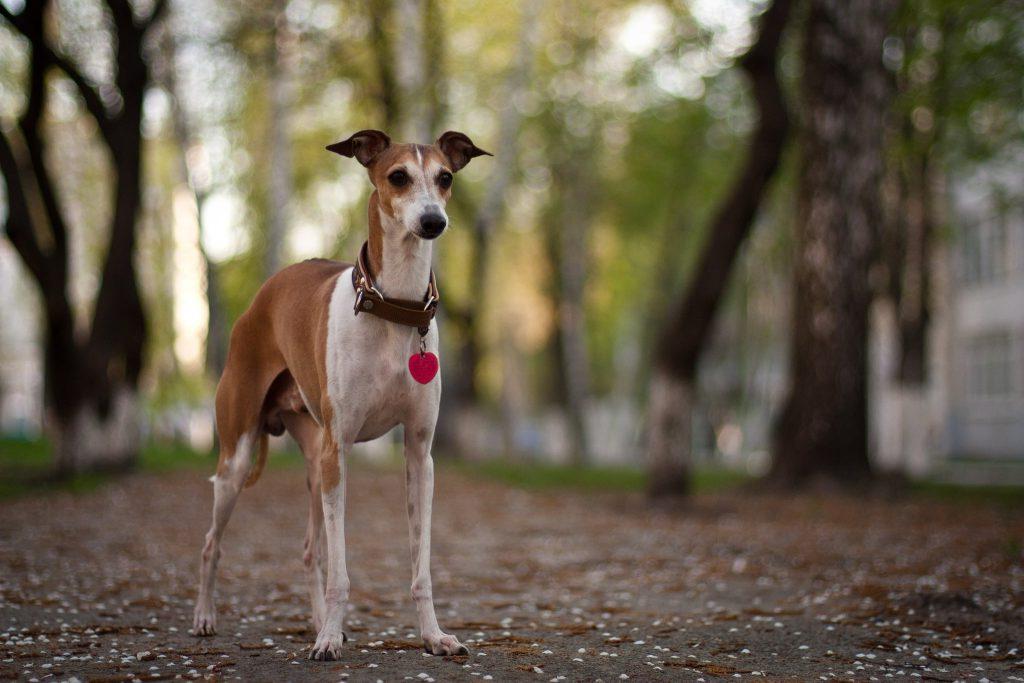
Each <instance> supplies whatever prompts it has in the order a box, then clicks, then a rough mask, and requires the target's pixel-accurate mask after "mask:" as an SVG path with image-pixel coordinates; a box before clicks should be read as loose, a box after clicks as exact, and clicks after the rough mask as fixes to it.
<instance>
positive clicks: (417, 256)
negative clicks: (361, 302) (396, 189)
mask: <svg viewBox="0 0 1024 683" xmlns="http://www.w3.org/2000/svg"><path fill="white" fill-rule="evenodd" d="M368 214H369V215H368V218H369V226H370V236H369V252H370V271H371V272H372V274H373V280H374V284H376V286H377V289H379V290H380V292H381V294H383V295H384V296H386V297H388V298H391V299H411V300H419V299H422V298H423V295H424V293H425V292H426V291H427V285H428V283H429V282H430V262H431V256H432V252H433V244H434V243H433V242H431V241H430V240H424V239H420V238H419V237H416V236H415V235H413V234H411V233H410V232H409V231H407V230H406V229H405V228H404V227H403V226H402V225H400V224H399V223H398V221H396V220H394V219H393V218H391V217H390V216H388V215H387V214H385V213H384V212H383V210H382V209H381V207H380V200H379V198H378V195H377V192H376V191H374V193H373V194H372V195H370V203H369V210H368Z"/></svg>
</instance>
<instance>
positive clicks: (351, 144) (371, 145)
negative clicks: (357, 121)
mask: <svg viewBox="0 0 1024 683" xmlns="http://www.w3.org/2000/svg"><path fill="white" fill-rule="evenodd" d="M390 145H391V138H389V137H388V136H387V134H385V133H382V132H381V131H379V130H361V131H359V132H358V133H354V134H353V135H352V136H351V137H349V139H348V140H342V141H341V142H335V143H334V144H333V145H327V150H328V151H330V152H334V153H335V154H340V155H341V156H343V157H349V158H350V159H351V158H352V157H355V158H356V160H357V161H358V162H359V163H361V164H362V165H363V166H369V165H370V162H371V161H373V159H374V157H376V156H377V155H378V154H380V153H381V152H383V151H384V150H386V149H387V148H388V147H389V146H390Z"/></svg>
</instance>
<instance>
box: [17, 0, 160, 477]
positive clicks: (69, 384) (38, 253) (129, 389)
mask: <svg viewBox="0 0 1024 683" xmlns="http://www.w3.org/2000/svg"><path fill="white" fill-rule="evenodd" d="M166 4H167V3H166V1H165V0H158V2H157V3H156V4H155V5H154V7H153V10H152V11H151V13H150V15H149V16H148V18H146V19H144V20H142V21H139V20H136V18H135V16H134V14H133V10H132V7H131V5H130V4H129V3H128V2H126V1H125V0H108V2H107V9H108V11H109V12H110V14H111V17H112V20H113V21H112V32H111V33H112V36H113V40H114V41H115V46H114V48H113V50H112V53H113V54H114V55H115V66H116V75H115V82H114V83H113V84H108V85H107V86H105V88H109V94H110V95H113V94H116V95H117V96H118V99H119V100H120V107H119V108H118V109H116V110H112V109H110V108H108V106H107V105H106V104H105V103H104V100H107V101H110V100H113V99H114V98H113V97H112V96H111V97H108V96H104V97H101V96H100V91H99V90H98V89H97V88H95V87H93V86H92V85H91V84H90V83H89V82H88V81H87V80H86V79H85V77H84V76H83V75H82V74H81V72H80V71H79V70H78V69H77V68H76V67H75V65H74V64H72V63H71V62H70V61H69V60H68V59H67V58H65V57H64V56H63V55H61V54H60V53H59V52H57V50H56V49H55V48H54V47H53V45H52V44H51V43H50V42H49V39H48V37H47V31H46V30H45V21H46V14H47V12H49V11H50V6H51V3H50V2H48V1H46V0H44V1H41V2H34V3H27V4H26V7H25V9H23V10H22V12H21V13H20V14H17V15H15V14H13V13H11V12H10V11H9V10H8V9H6V7H4V6H3V5H2V4H0V17H2V18H3V19H4V20H5V21H6V22H7V23H8V24H10V25H11V26H12V27H13V28H14V29H15V30H16V31H17V32H19V33H20V34H21V35H23V36H24V37H25V38H26V39H27V40H28V43H29V46H30V47H29V50H30V59H29V77H28V82H29V92H28V96H27V104H26V107H25V110H24V112H23V113H22V116H21V118H20V119H19V121H18V124H19V129H20V131H21V134H22V139H21V140H19V141H18V143H19V144H17V145H12V144H11V142H9V141H8V139H7V138H6V137H5V136H4V135H3V134H2V133H0V171H2V173H3V177H4V182H5V186H6V189H7V197H8V212H7V219H6V222H5V226H4V228H5V231H6V233H7V236H8V238H9V239H10V240H11V243H12V244H13V245H14V247H15V250H16V251H17V252H18V254H19V256H20V257H21V259H22V261H23V262H24V263H25V266H26V267H27V268H28V271H29V273H30V274H31V275H32V277H33V279H34V280H35V281H36V284H37V285H38V287H39V289H40V293H41V294H42V299H43V302H44V305H45V315H44V320H45V351H44V354H45V371H46V380H45V386H46V396H45V403H46V416H47V431H48V433H49V434H50V436H51V439H52V442H53V448H54V462H55V466H56V469H57V471H58V473H60V474H65V475H66V474H72V473H76V472H82V471H86V470H94V469H110V468H122V467H126V466H129V465H131V464H132V463H133V462H134V460H135V459H136V457H137V455H138V449H139V442H140V435H141V430H140V427H141V424H140V411H139V407H138V381H139V374H140V373H141V370H142V361H143V347H144V344H145V339H146V320H145V315H144V312H143V308H142V301H141V299H140V297H139V289H138V282H137V277H136V272H135V263H134V257H135V238H136V228H137V221H138V212H139V207H140V202H141V196H142V187H141V168H142V135H141V130H140V127H141V122H142V102H143V97H144V95H145V92H146V89H147V86H148V84H149V78H150V73H149V68H148V66H147V64H146V62H145V60H144V58H143V39H144V38H145V35H146V33H147V32H148V31H149V29H150V28H151V27H152V26H153V24H154V22H155V21H156V20H157V18H159V16H160V15H161V14H162V13H163V11H164V9H165V8H166ZM51 69H57V70H60V71H62V72H63V73H64V75H65V76H67V78H69V79H70V80H71V82H72V83H73V84H74V86H75V88H76V89H77V92H78V94H79V96H80V97H81V99H82V101H83V103H84V105H85V108H86V110H87V111H88V113H89V115H90V116H92V118H94V119H95V121H96V124H97V126H98V128H99V132H100V136H101V138H102V140H103V142H104V143H105V145H106V147H107V149H108V150H109V152H110V158H111V163H112V165H113V170H114V184H113V188H112V189H113V192H114V200H113V207H114V210H113V216H112V218H111V226H110V238H109V244H108V247H107V251H106V256H105V258H104V262H103V268H102V276H101V281H100V287H99V292H98V293H97V296H96V303H95V308H94V312H93V317H92V323H91V325H90V327H89V329H88V334H87V335H86V338H85V339H82V338H80V337H79V336H78V335H77V334H76V324H75V320H74V314H73V312H72V308H71V305H70V302H69V299H68V284H69V283H68V275H67V274H68V249H67V226H66V221H65V219H64V214H63V212H62V210H61V207H60V205H59V201H58V198H57V195H56V192H55V191H54V182H53V179H52V177H51V175H50V172H49V170H48V169H47V168H46V165H45V163H44V159H45V141H44V139H43V138H42V137H41V135H40V131H39V123H40V121H41V120H42V116H43V112H44V111H45V107H46V103H47V89H46V76H47V73H48V72H49V71H50V70H51ZM106 94H108V93H107V92H106V90H105V95H106ZM37 203H38V204H41V205H42V207H43V209H44V211H43V212H41V213H40V212H35V211H33V210H30V209H29V207H30V206H33V205H36V204H37ZM43 235H45V236H47V238H41V236H43Z"/></svg>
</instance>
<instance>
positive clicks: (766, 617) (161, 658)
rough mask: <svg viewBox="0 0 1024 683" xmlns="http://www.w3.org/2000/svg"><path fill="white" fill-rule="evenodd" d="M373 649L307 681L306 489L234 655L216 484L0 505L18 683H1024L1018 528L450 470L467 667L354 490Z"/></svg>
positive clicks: (380, 479)
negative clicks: (195, 629) (215, 567)
mask: <svg viewBox="0 0 1024 683" xmlns="http://www.w3.org/2000/svg"><path fill="white" fill-rule="evenodd" d="M350 472H351V483H350V487H349V492H350V493H349V497H350V501H349V518H348V535H349V539H350V545H349V568H350V573H351V577H352V587H353V590H352V604H351V612H350V615H349V618H348V622H347V624H348V628H347V631H348V633H349V636H350V637H351V638H352V640H351V641H350V642H349V643H348V644H347V645H346V648H347V650H346V651H345V656H344V658H343V660H342V661H340V662H326V663H321V662H310V661H307V659H306V654H307V651H308V649H309V646H310V644H311V643H312V641H313V639H314V636H315V634H314V633H312V630H311V627H310V624H309V619H308V614H309V612H308V610H309V607H308V602H307V594H306V586H305V578H304V574H303V569H302V563H301V552H302V538H303V533H304V528H305V518H304V515H305V511H306V500H305V496H306V491H305V483H304V476H303V473H302V472H301V470H299V469H296V468H281V469H270V470H269V471H267V472H265V473H264V475H263V478H262V480H261V481H260V482H259V483H258V484H257V485H256V487H255V488H253V489H250V490H247V491H246V492H245V493H244V494H243V495H242V498H241V500H240V502H239V506H238V508H237V509H236V511H235V515H234V517H233V518H232V520H231V524H230V526H229V527H228V531H227V534H226V536H225V541H224V555H223V557H222V559H221V570H220V583H219V631H220V632H219V634H218V635H217V636H215V637H212V638H202V639H200V638H195V637H192V636H190V635H189V634H188V628H189V626H190V625H191V612H192V601H193V598H194V589H195V580H196V579H195V574H196V569H197V563H198V557H199V550H200V544H201V542H202V537H203V534H204V533H205V530H206V527H207V523H208V517H209V512H210V506H211V499H212V487H211V486H210V484H209V483H207V482H206V479H205V476H206V474H208V473H200V472H196V471H179V472H173V473H167V474H149V473H146V474H137V475H132V476H130V477H127V478H124V479H121V480H118V481H116V482H114V483H111V484H109V485H107V486H105V487H103V488H101V489H100V490H98V491H96V492H93V493H89V494H81V495H72V494H63V493H58V494H50V495H47V496H45V497H40V498H33V499H21V500H17V501H13V502H7V503H3V504H2V505H0V519H2V522H0V660H2V661H0V679H2V678H12V679H27V680H31V679H39V680H52V679H61V680H66V679H69V678H71V677H76V678H78V679H79V680H94V681H115V680H116V681H120V680H133V679H136V678H137V679H143V680H149V679H153V680H155V679H165V678H178V677H185V678H197V677H214V678H218V679H229V680H234V679H243V680H264V681H283V680H292V679H314V680H321V679H322V680H331V681H338V680H342V679H347V680H378V679H380V680H386V681H394V680H403V679H411V680H428V681H429V680H435V679H436V680H508V679H511V678H515V679H527V680H536V681H552V680H596V679H602V680H604V681H606V682H608V681H616V680H620V679H621V680H625V679H627V678H632V679H643V680H651V679H683V680H714V679H722V678H729V679H735V678H742V679H749V678H753V677H758V678H767V679H769V680H780V679H792V680H817V679H819V678H821V679H823V680H830V679H839V680H884V679H905V680H910V679H918V680H932V681H952V680H984V679H985V678H988V679H990V680H1018V681H1019V680H1024V561H1022V550H1021V548H1022V539H1024V520H1022V519H1021V515H1020V514H1019V512H1020V511H1019V510H1011V509H1006V508H1003V509H1000V508H996V507H992V508H989V507H982V506H968V505H964V504H957V505H950V504H940V503H925V502H920V501H917V502H913V501H911V502H907V501H904V502H896V503H893V502H884V501H881V500H868V501H858V500H853V499H842V498H840V499H827V498H812V497H790V498H783V497H774V496H749V495H746V494H740V493H731V494H727V495H715V496H701V497H698V498H696V499H695V500H694V501H692V502H691V503H689V504H688V505H687V506H686V507H685V508H683V509H681V510H675V511H655V510H651V509H649V508H647V507H646V506H645V505H644V504H643V501H642V500H641V499H640V498H639V497H638V496H635V495H625V494H622V495H619V494H614V495H612V494H584V493H572V494H564V493H557V494H556V493H537V492H527V491H522V490H516V489H511V488H508V487H505V486H503V485H500V484H497V483H494V482H491V481H484V480H478V479H474V478H470V477H467V476H466V475H463V474H459V473H458V472H455V471H453V470H451V469H448V468H444V467H441V468H439V470H438V475H437V489H438V490H437V495H436V499H435V521H434V565H433V566H434V592H435V596H436V598H437V607H438V615H439V618H440V620H441V622H442V627H444V628H446V629H447V630H449V631H451V632H454V633H456V634H457V635H458V636H459V637H460V639H462V641H463V642H464V643H466V644H467V645H468V646H469V647H470V649H471V654H470V655H469V656H468V657H448V658H438V657H430V656H427V655H425V654H424V653H423V652H422V649H421V646H420V644H419V638H418V636H417V634H416V633H415V630H414V624H415V613H414V609H413V606H412V603H411V600H410V599H409V597H408V581H409V571H410V570H409V562H408V557H407V532H406V526H405V519H404V509H405V505H404V502H403V501H404V497H403V496H404V494H403V491H402V484H403V476H402V474H401V472H400V471H398V470H394V469H378V468H374V467H370V466H368V465H356V466H354V467H352V468H350Z"/></svg>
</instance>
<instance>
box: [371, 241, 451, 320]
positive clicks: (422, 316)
mask: <svg viewBox="0 0 1024 683" xmlns="http://www.w3.org/2000/svg"><path fill="white" fill-rule="evenodd" d="M367 249H368V246H367V243H366V242H363V246H362V248H360V249H359V258H358V259H356V265H355V267H354V268H352V288H353V289H355V290H356V303H355V307H354V309H355V314H356V315H359V314H360V313H369V314H370V315H375V316H377V317H378V318H383V319H384V320H387V321H388V322H392V323H398V324H399V325H407V326H409V327H415V328H417V329H418V330H419V333H420V336H421V337H422V336H424V335H426V333H427V330H428V329H430V321H431V320H433V319H434V315H435V314H436V313H437V305H438V303H439V302H440V301H441V297H440V295H439V294H438V292H437V281H436V280H435V279H434V271H433V270H431V271H430V281H429V282H428V283H427V293H426V294H424V295H423V300H422V301H414V300H411V299H388V298H386V297H385V296H384V295H383V294H381V293H380V290H378V289H377V287H376V285H374V282H373V275H372V274H371V273H370V260H369V258H368V257H367Z"/></svg>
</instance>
